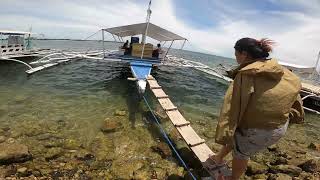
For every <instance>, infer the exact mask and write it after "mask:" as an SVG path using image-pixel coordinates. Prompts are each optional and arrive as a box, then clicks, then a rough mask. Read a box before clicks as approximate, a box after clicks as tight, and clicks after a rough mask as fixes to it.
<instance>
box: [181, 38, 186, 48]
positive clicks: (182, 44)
mask: <svg viewBox="0 0 320 180" xmlns="http://www.w3.org/2000/svg"><path fill="white" fill-rule="evenodd" d="M186 41H187V40H184V41H183V44H182V46H181V48H180V50H181V49H183V47H184V44H185V43H186Z"/></svg>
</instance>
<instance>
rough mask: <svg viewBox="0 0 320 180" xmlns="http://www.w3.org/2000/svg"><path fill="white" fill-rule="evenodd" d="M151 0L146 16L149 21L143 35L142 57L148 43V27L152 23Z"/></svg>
mask: <svg viewBox="0 0 320 180" xmlns="http://www.w3.org/2000/svg"><path fill="white" fill-rule="evenodd" d="M150 7H151V0H150V1H149V7H148V10H147V18H146V22H147V27H146V31H145V33H144V35H142V44H143V45H142V52H141V57H140V59H142V58H143V54H144V47H145V45H146V37H147V34H148V28H149V24H150V17H151V9H150Z"/></svg>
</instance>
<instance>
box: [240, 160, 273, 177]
mask: <svg viewBox="0 0 320 180" xmlns="http://www.w3.org/2000/svg"><path fill="white" fill-rule="evenodd" d="M268 169H269V167H268V166H266V165H263V164H259V163H257V162H254V161H249V162H248V167H247V171H246V174H247V175H255V174H265V173H266V172H268Z"/></svg>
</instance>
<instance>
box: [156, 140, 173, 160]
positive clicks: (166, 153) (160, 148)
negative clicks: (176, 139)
mask: <svg viewBox="0 0 320 180" xmlns="http://www.w3.org/2000/svg"><path fill="white" fill-rule="evenodd" d="M151 149H152V150H153V151H154V152H157V153H159V154H160V155H161V157H162V158H167V157H170V156H172V152H171V149H170V148H169V146H168V145H167V144H166V143H164V142H160V143H158V144H157V145H155V146H152V147H151Z"/></svg>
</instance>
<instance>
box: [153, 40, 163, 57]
mask: <svg viewBox="0 0 320 180" xmlns="http://www.w3.org/2000/svg"><path fill="white" fill-rule="evenodd" d="M161 51H162V50H161V44H160V43H159V44H157V49H155V50H153V51H152V57H154V58H159V55H160V53H161Z"/></svg>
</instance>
